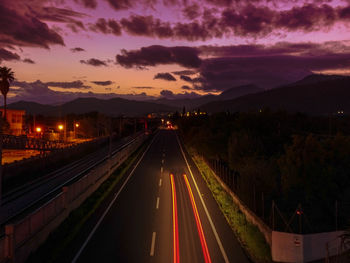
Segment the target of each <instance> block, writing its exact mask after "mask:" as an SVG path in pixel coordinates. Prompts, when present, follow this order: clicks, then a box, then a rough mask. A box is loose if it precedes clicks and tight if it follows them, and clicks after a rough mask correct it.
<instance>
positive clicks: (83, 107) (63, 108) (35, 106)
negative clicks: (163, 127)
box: [8, 98, 179, 116]
mask: <svg viewBox="0 0 350 263" xmlns="http://www.w3.org/2000/svg"><path fill="white" fill-rule="evenodd" d="M8 108H9V109H23V110H26V112H28V113H30V114H42V115H53V116H57V115H60V114H68V113H76V114H82V113H88V112H92V111H98V112H100V113H104V114H108V115H113V116H118V115H125V116H141V115H146V114H148V113H159V112H172V111H175V110H179V108H176V107H171V106H167V105H162V104H158V103H152V102H142V101H133V100H126V99H121V98H113V99H109V100H102V99H96V98H80V99H76V100H73V101H70V102H66V103H64V104H62V105H59V106H52V105H43V104H39V103H35V102H27V101H19V102H15V103H12V104H9V105H8Z"/></svg>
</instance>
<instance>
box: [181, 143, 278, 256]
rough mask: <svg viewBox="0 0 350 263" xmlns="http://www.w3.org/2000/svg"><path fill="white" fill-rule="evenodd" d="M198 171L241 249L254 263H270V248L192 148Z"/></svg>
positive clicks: (189, 150) (191, 152) (190, 151)
mask: <svg viewBox="0 0 350 263" xmlns="http://www.w3.org/2000/svg"><path fill="white" fill-rule="evenodd" d="M188 152H189V153H190V155H191V157H192V159H193V161H194V162H195V164H196V166H197V168H198V170H199V171H200V173H201V174H202V177H203V178H204V180H205V182H206V183H207V185H208V187H209V189H210V190H211V192H212V194H213V196H214V198H215V200H216V202H217V203H218V205H219V207H220V209H221V211H222V213H223V214H224V215H225V218H226V220H227V222H228V223H229V225H230V226H231V228H232V230H233V232H234V233H235V235H236V236H237V238H238V239H239V241H240V243H241V245H242V247H243V248H244V249H245V250H246V251H247V253H248V254H249V257H250V258H251V259H252V260H253V261H254V262H259V263H262V262H272V259H271V253H270V247H269V245H268V244H267V243H266V241H265V238H264V236H263V234H262V233H261V232H260V231H259V229H258V228H257V227H256V226H255V225H253V224H251V223H250V222H248V221H247V220H246V217H245V215H244V214H243V213H242V212H241V211H240V210H239V208H238V206H237V205H236V204H235V203H234V202H233V200H232V197H231V196H230V195H229V194H228V193H227V192H226V191H225V189H223V188H222V187H221V185H220V183H219V182H218V181H217V180H216V178H215V175H214V174H213V171H212V170H211V169H210V168H209V167H208V165H207V164H206V163H205V161H204V160H203V159H202V158H201V157H200V156H199V155H198V154H197V153H196V152H195V150H194V149H193V148H190V149H188Z"/></svg>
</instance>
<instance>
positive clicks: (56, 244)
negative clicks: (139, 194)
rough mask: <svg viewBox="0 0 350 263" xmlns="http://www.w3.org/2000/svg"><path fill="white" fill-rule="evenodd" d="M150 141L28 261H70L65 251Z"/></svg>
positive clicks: (71, 215)
mask: <svg viewBox="0 0 350 263" xmlns="http://www.w3.org/2000/svg"><path fill="white" fill-rule="evenodd" d="M148 143H149V139H148V140H147V141H146V142H145V143H144V144H143V145H142V146H141V147H140V148H139V149H138V150H137V151H135V152H134V153H133V154H132V155H131V156H130V157H129V158H128V159H127V160H126V161H125V162H124V163H123V164H122V165H121V166H120V167H119V168H118V169H117V170H116V171H115V172H114V173H113V174H112V175H111V176H110V177H109V178H108V179H107V180H106V181H105V182H103V183H102V184H101V186H100V187H99V188H98V189H97V190H96V191H95V192H94V193H93V194H92V195H91V196H90V197H88V198H87V199H86V200H85V201H84V202H83V203H82V204H81V205H80V206H79V207H78V208H77V209H75V210H74V211H72V212H71V213H70V215H69V217H68V218H67V219H66V220H64V221H63V222H62V224H61V225H60V226H59V227H58V228H57V229H56V230H55V231H53V232H52V233H51V234H50V235H49V237H48V239H47V240H46V242H45V243H44V244H43V245H42V246H40V247H39V249H38V250H37V251H36V252H34V253H33V254H31V255H30V257H29V259H28V260H27V262H29V263H30V262H33V263H34V262H48V263H49V262H68V259H67V258H66V255H65V254H64V253H63V251H65V250H66V249H67V248H68V247H69V246H70V245H71V244H72V242H73V240H74V239H75V238H76V237H77V235H78V234H79V231H81V229H82V228H83V226H84V224H85V223H86V222H87V221H88V220H89V219H90V218H91V216H92V215H93V214H94V213H95V212H96V211H97V209H98V208H99V206H100V205H101V204H102V202H103V201H105V200H106V198H107V197H108V196H109V195H110V194H111V192H112V191H113V189H114V188H115V186H116V185H117V184H118V183H119V182H120V180H121V179H122V178H123V177H124V176H125V174H127V173H128V172H129V171H130V169H131V167H132V165H133V163H134V162H135V161H136V160H137V159H138V158H139V157H140V156H141V154H142V153H143V151H144V150H145V149H146V147H147V145H148Z"/></svg>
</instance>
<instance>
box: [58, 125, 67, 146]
mask: <svg viewBox="0 0 350 263" xmlns="http://www.w3.org/2000/svg"><path fill="white" fill-rule="evenodd" d="M58 129H59V130H60V132H62V131H63V129H64V134H63V141H64V142H65V141H66V130H65V126H64V125H63V124H59V125H58ZM60 137H61V136H60Z"/></svg>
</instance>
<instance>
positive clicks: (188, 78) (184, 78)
mask: <svg viewBox="0 0 350 263" xmlns="http://www.w3.org/2000/svg"><path fill="white" fill-rule="evenodd" d="M180 79H182V80H184V81H187V82H190V83H192V82H193V80H192V78H191V77H189V76H186V75H181V76H180Z"/></svg>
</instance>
